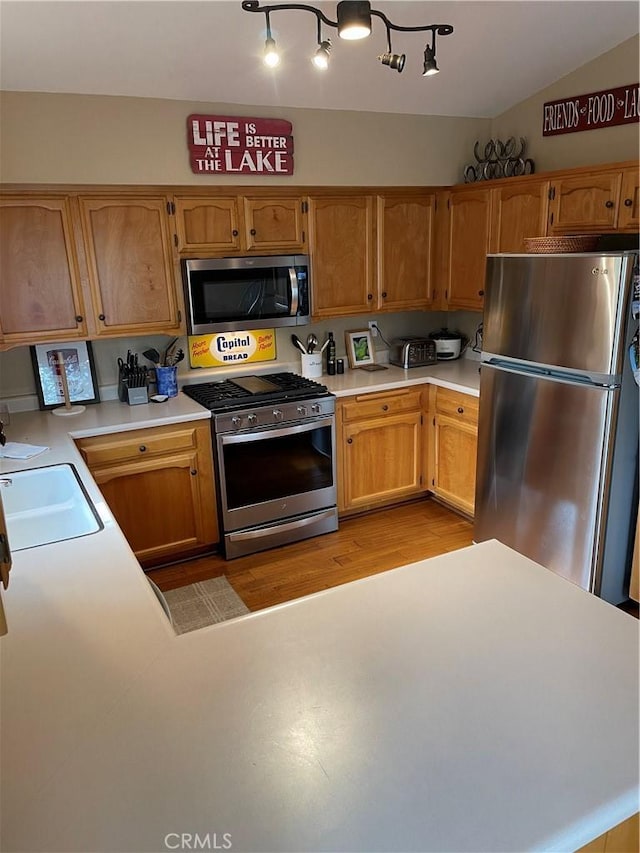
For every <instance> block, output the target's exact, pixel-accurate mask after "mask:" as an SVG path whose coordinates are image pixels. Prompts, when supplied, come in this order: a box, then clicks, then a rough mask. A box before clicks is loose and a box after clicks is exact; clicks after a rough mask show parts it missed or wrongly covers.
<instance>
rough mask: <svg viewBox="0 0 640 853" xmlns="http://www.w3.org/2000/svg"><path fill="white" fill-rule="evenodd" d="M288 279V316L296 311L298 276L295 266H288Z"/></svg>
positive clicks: (292, 315)
mask: <svg viewBox="0 0 640 853" xmlns="http://www.w3.org/2000/svg"><path fill="white" fill-rule="evenodd" d="M289 279H290V281H291V313H290V315H289V316H290V317H295V316H296V315H297V313H298V304H299V301H300V300H299V294H298V276H297V275H296V268H295V267H289Z"/></svg>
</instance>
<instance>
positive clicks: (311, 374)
mask: <svg viewBox="0 0 640 853" xmlns="http://www.w3.org/2000/svg"><path fill="white" fill-rule="evenodd" d="M300 361H301V363H302V375H303V376H304V377H305V379H319V378H320V377H321V376H322V353H321V352H312V353H310V354H309V355H304V353H303V354H302V355H301V356H300Z"/></svg>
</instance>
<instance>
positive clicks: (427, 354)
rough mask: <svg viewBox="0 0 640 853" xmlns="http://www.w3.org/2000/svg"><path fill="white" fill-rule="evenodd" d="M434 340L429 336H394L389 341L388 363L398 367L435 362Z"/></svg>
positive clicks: (420, 365) (417, 365)
mask: <svg viewBox="0 0 640 853" xmlns="http://www.w3.org/2000/svg"><path fill="white" fill-rule="evenodd" d="M436 361H437V358H436V342H435V341H434V340H432V339H431V338H418V337H406V338H395V339H394V340H393V341H392V342H391V349H390V351H389V363H390V364H396V365H397V366H398V367H404V368H405V369H406V368H408V367H424V366H425V365H427V364H435V363H436Z"/></svg>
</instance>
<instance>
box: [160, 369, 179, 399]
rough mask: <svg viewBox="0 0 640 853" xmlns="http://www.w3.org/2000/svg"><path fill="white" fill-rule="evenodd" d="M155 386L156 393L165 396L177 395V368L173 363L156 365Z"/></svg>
mask: <svg viewBox="0 0 640 853" xmlns="http://www.w3.org/2000/svg"><path fill="white" fill-rule="evenodd" d="M156 387H157V390H158V394H166V395H167V397H177V396H178V368H177V367H176V366H175V365H170V366H168V367H156Z"/></svg>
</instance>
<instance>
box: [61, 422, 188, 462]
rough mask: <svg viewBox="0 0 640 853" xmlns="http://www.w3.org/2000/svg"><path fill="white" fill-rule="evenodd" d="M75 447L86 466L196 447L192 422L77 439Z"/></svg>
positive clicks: (125, 460)
mask: <svg viewBox="0 0 640 853" xmlns="http://www.w3.org/2000/svg"><path fill="white" fill-rule="evenodd" d="M78 447H79V448H80V452H81V453H82V456H83V457H84V460H85V462H86V463H87V465H88V466H89V468H91V469H93V468H95V467H98V466H101V465H110V464H111V463H113V462H127V461H130V460H133V459H141V458H143V457H148V456H157V455H162V454H163V453H172V454H173V453H176V452H177V451H180V450H195V449H196V448H197V433H196V427H195V426H188V427H184V426H170V427H160V428H158V429H136V430H132V431H131V432H123V433H118V434H116V435H106V436H96V437H95V438H84V439H81V440H80V441H78Z"/></svg>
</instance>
